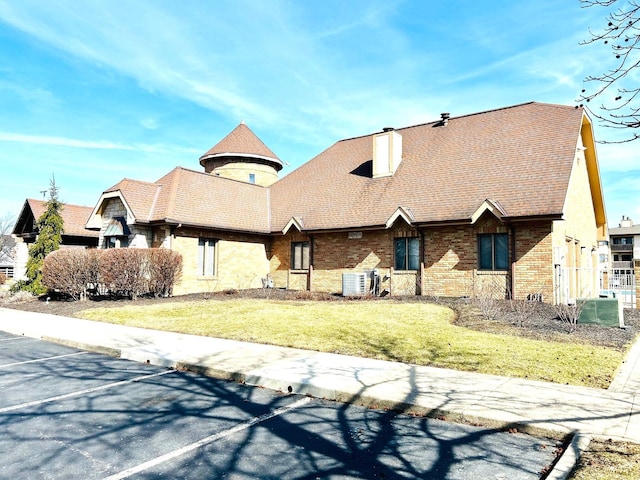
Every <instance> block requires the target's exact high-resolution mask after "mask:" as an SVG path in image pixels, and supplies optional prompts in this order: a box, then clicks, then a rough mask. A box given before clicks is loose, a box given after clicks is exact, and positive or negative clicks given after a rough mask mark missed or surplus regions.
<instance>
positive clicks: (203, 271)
mask: <svg viewBox="0 0 640 480" xmlns="http://www.w3.org/2000/svg"><path fill="white" fill-rule="evenodd" d="M217 242H218V241H217V240H215V239H213V238H199V239H198V276H200V277H213V276H215V272H216V243H217Z"/></svg>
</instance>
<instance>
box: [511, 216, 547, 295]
mask: <svg viewBox="0 0 640 480" xmlns="http://www.w3.org/2000/svg"><path fill="white" fill-rule="evenodd" d="M515 235H516V291H515V296H516V298H519V299H524V298H526V297H527V295H528V294H537V293H541V294H542V295H543V299H544V300H545V301H546V302H549V303H551V302H552V301H553V288H554V285H553V275H554V266H553V242H552V238H553V237H552V232H551V224H550V223H546V224H524V225H517V226H516V227H515Z"/></svg>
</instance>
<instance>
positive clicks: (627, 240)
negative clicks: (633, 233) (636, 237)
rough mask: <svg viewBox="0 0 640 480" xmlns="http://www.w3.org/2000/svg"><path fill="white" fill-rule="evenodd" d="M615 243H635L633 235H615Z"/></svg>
mask: <svg viewBox="0 0 640 480" xmlns="http://www.w3.org/2000/svg"><path fill="white" fill-rule="evenodd" d="M613 244H614V245H633V237H614V238H613Z"/></svg>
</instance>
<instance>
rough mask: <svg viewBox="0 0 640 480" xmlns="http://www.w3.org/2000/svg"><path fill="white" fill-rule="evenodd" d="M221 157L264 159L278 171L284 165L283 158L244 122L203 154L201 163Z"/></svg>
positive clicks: (203, 164)
mask: <svg viewBox="0 0 640 480" xmlns="http://www.w3.org/2000/svg"><path fill="white" fill-rule="evenodd" d="M220 157H245V158H248V159H262V160H264V161H267V162H269V163H270V164H272V166H273V167H274V168H275V169H276V170H277V171H279V170H282V167H283V164H282V160H280V159H279V158H278V156H277V155H276V154H275V153H273V152H272V151H271V149H270V148H269V147H267V146H266V145H265V144H264V142H263V141H262V140H260V139H259V138H258V136H257V135H256V134H255V133H253V131H252V130H251V129H250V128H249V127H248V126H247V125H246V124H245V123H244V122H241V123H240V124H239V125H238V126H237V127H236V128H234V129H233V130H232V131H231V133H229V134H228V135H227V136H226V137H224V138H223V139H222V140H220V141H219V142H218V143H217V144H216V145H214V146H213V147H211V148H210V149H209V150H208V151H207V152H206V153H205V154H204V155H202V156H201V157H200V165H202V166H205V162H206V160H208V159H211V158H220Z"/></svg>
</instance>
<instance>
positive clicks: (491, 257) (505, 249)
mask: <svg viewBox="0 0 640 480" xmlns="http://www.w3.org/2000/svg"><path fill="white" fill-rule="evenodd" d="M478 267H479V268H480V270H508V269H509V235H507V234H506V233H489V234H482V235H478Z"/></svg>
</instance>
